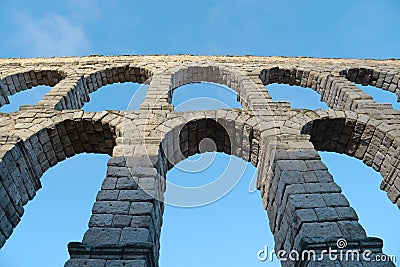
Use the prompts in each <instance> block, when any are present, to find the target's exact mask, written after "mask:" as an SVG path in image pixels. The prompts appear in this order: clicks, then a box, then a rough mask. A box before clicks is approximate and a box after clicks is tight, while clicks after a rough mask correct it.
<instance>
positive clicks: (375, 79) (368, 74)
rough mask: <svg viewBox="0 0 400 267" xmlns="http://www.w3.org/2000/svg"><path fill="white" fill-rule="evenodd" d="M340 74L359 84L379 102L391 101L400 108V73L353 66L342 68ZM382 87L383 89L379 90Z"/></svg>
mask: <svg viewBox="0 0 400 267" xmlns="http://www.w3.org/2000/svg"><path fill="white" fill-rule="evenodd" d="M340 75H342V76H344V77H345V78H346V79H347V80H349V81H350V82H353V83H354V84H355V85H357V86H358V87H359V88H360V89H361V90H362V91H364V92H365V93H366V94H368V95H370V96H372V98H373V99H374V100H375V101H376V102H378V103H390V104H392V106H393V107H395V108H396V109H400V105H399V103H398V102H399V99H400V73H396V72H386V71H382V70H379V69H367V68H351V69H347V70H342V71H341V72H340ZM377 89H381V90H377Z"/></svg>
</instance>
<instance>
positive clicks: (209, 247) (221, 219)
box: [160, 152, 281, 267]
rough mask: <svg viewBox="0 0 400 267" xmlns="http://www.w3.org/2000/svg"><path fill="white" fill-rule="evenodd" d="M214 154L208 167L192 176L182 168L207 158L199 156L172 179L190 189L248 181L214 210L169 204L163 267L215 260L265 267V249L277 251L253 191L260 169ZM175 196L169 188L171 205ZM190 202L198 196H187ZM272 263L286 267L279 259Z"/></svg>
mask: <svg viewBox="0 0 400 267" xmlns="http://www.w3.org/2000/svg"><path fill="white" fill-rule="evenodd" d="M209 153H210V152H209ZM210 154H214V155H215V159H214V161H213V162H212V164H210V165H209V166H208V167H207V168H204V169H201V170H197V171H193V170H192V171H191V172H187V171H186V170H185V169H182V166H180V165H184V164H186V161H187V160H188V161H195V160H198V158H199V157H202V156H201V155H199V154H195V155H194V156H191V157H188V158H187V160H183V161H181V162H180V163H179V164H177V165H176V167H173V168H172V169H171V170H170V171H169V172H168V174H167V180H169V181H171V182H173V183H176V184H179V185H181V186H185V187H196V186H204V185H205V184H207V183H212V182H215V180H218V179H221V177H220V176H227V177H228V178H229V177H230V178H234V177H235V176H236V175H239V174H242V175H243V176H242V178H241V179H240V181H239V182H238V183H237V184H236V186H235V187H234V188H233V189H232V190H231V191H230V192H229V193H228V194H226V195H225V196H224V197H222V198H220V199H219V200H218V201H215V202H213V203H211V204H209V205H205V206H201V207H196V208H194V207H192V208H180V207H175V206H172V205H168V204H167V205H165V208H164V216H163V221H164V223H163V228H162V231H161V253H160V266H180V265H182V264H183V263H184V262H190V265H191V266H195V267H197V266H199V267H200V266H206V265H210V263H211V262H216V261H219V262H220V261H223V262H224V263H226V264H227V265H231V266H236V265H237V264H240V265H243V266H249V265H251V266H263V265H265V262H261V261H259V260H258V259H257V256H254V255H255V252H257V251H259V250H260V249H263V248H264V247H265V245H268V246H269V247H271V248H273V246H274V239H273V236H272V234H271V232H270V230H269V229H268V227H267V225H268V217H267V214H266V212H265V210H264V209H263V208H262V200H261V198H260V195H259V193H258V192H254V193H250V192H249V190H248V189H249V184H250V183H251V181H252V180H253V179H255V176H256V175H257V169H256V168H255V167H254V166H253V165H251V164H250V163H246V162H245V161H244V160H242V159H239V158H237V157H235V156H230V155H227V154H225V153H222V152H211V153H210ZM202 155H203V154H202ZM228 165H233V166H236V168H241V167H245V168H246V170H245V171H244V172H242V171H240V170H239V171H238V170H237V169H236V170H235V169H231V170H229V169H228V168H227V166H228ZM203 166H204V165H203ZM222 179H223V178H222ZM171 193H172V192H170V191H169V187H168V185H167V190H166V194H165V195H166V196H165V200H166V202H168V201H169V200H168V199H169V196H170V194H171ZM185 197H186V198H192V197H194V196H193V195H191V194H188V195H186V196H185ZM241 244H246V245H245V246H242V245H241ZM193 253H195V254H196V255H197V256H195V255H194V254H193ZM200 255H201V256H200ZM194 259H195V260H194ZM269 264H270V265H271V266H274V267H275V266H281V265H280V262H279V261H278V260H276V261H274V262H270V263H269Z"/></svg>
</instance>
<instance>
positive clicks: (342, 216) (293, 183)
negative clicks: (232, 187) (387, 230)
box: [259, 138, 394, 267]
mask: <svg viewBox="0 0 400 267" xmlns="http://www.w3.org/2000/svg"><path fill="white" fill-rule="evenodd" d="M301 139H304V138H300V140H296V139H292V140H289V139H286V140H285V141H282V139H281V143H279V144H276V145H273V147H272V148H270V150H269V151H266V152H267V154H269V156H273V157H269V156H268V155H267V156H266V158H267V159H268V158H270V159H272V160H271V161H270V162H271V163H272V165H270V168H268V167H265V166H267V164H264V165H265V166H264V168H263V170H262V173H263V174H262V176H263V177H264V179H263V180H261V181H260V183H259V186H260V189H261V193H262V196H263V202H264V205H265V208H266V210H267V213H268V217H269V221H270V228H271V231H272V233H273V234H274V239H275V251H279V250H284V251H286V253H287V254H285V255H283V256H284V257H285V258H287V261H282V266H309V267H311V266H394V265H393V263H391V262H368V261H366V260H364V259H363V256H362V253H363V252H364V251H366V250H369V251H371V253H372V254H371V255H369V258H371V259H374V257H375V255H378V254H379V255H382V246H383V242H382V240H380V239H379V238H373V237H367V235H366V233H365V230H364V228H363V227H362V226H361V225H360V224H359V222H358V217H357V214H356V212H355V211H354V209H353V208H352V207H351V206H350V205H349V202H348V200H347V199H346V197H345V196H344V195H343V194H342V193H341V188H340V187H339V186H338V185H337V184H336V183H335V182H334V181H333V178H332V175H331V174H330V173H329V171H328V169H327V167H326V166H325V165H324V163H323V162H322V161H321V159H320V157H319V155H318V153H317V151H316V150H314V149H313V146H312V144H311V143H310V142H308V141H306V140H301ZM271 152H272V154H271ZM268 169H269V171H266V170H268ZM267 172H268V175H266V173H267ZM261 179H262V177H261ZM338 240H341V241H339V242H341V243H340V244H339V243H338ZM346 243H347V244H346ZM338 245H339V247H338ZM340 247H342V248H343V250H340V249H339V248H340ZM329 248H331V249H332V253H331V254H332V255H333V256H332V258H333V260H332V259H329V255H328V254H327V253H325V254H322V251H323V250H329ZM293 250H295V251H297V252H298V253H299V254H300V260H298V261H297V260H291V259H290V258H289V257H288V254H289V253H290V252H291V251H293ZM309 250H313V251H315V252H316V258H317V260H315V261H313V260H308V256H307V257H306V259H301V254H302V253H303V252H304V253H306V252H307V251H309ZM350 250H354V251H357V252H358V253H359V255H360V260H359V261H358V260H352V258H351V257H350V256H349V257H348V258H350V260H347V259H346V258H342V260H341V259H340V253H342V255H344V256H345V255H346V251H350ZM341 251H342V252H341ZM291 255H292V259H295V258H296V254H295V252H293V253H292V254H291ZM306 255H308V254H306ZM335 255H336V256H335ZM335 257H337V259H335ZM320 258H321V260H319V259H320ZM355 259H356V258H355Z"/></svg>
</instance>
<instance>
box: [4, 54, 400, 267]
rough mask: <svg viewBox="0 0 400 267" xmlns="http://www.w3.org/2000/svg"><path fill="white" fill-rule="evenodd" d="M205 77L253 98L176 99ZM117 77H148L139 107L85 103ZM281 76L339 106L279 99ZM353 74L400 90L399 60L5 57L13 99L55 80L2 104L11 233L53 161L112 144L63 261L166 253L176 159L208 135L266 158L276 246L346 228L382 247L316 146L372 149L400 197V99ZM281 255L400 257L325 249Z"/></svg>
mask: <svg viewBox="0 0 400 267" xmlns="http://www.w3.org/2000/svg"><path fill="white" fill-rule="evenodd" d="M201 81H206V82H214V83H219V84H224V85H227V86H228V87H230V88H232V89H233V90H235V91H236V92H237V95H238V101H240V103H241V104H242V106H243V109H242V110H239V109H221V110H209V111H193V112H184V113H183V112H176V111H174V107H173V105H172V104H171V99H172V95H173V91H174V89H175V88H177V87H179V86H181V85H183V84H187V83H193V82H201ZM117 82H137V83H148V84H149V89H148V92H147V95H146V99H145V101H144V102H143V103H142V104H141V106H140V110H137V111H103V112H83V111H82V110H80V109H81V108H82V106H83V105H84V104H85V102H88V101H89V95H90V93H92V92H94V91H96V90H97V89H98V88H100V87H102V86H104V85H107V84H112V83H117ZM272 83H283V84H289V85H298V86H302V87H309V88H312V89H313V90H315V91H316V92H318V93H319V94H320V95H321V99H322V101H324V102H326V104H327V105H328V106H329V107H330V109H329V110H304V109H293V108H290V105H289V103H287V102H275V101H273V100H272V99H271V97H270V95H269V94H268V92H267V90H266V89H265V87H264V86H265V85H268V84H272ZM354 83H357V84H362V85H372V86H376V87H378V88H382V89H383V90H389V91H391V92H393V93H395V94H396V95H397V96H399V97H400V62H399V61H396V60H385V61H378V60H348V59H314V58H286V57H253V56H245V57H228V56H226V57H219V56H214V57H213V56H210V57H205V56H189V55H180V56H116V57H104V56H89V57H82V58H36V59H0V88H1V97H0V103H1V105H4V104H7V103H8V102H9V101H8V96H10V95H13V94H15V93H17V92H20V91H23V90H27V89H30V88H32V87H34V86H37V85H48V86H51V87H52V88H51V90H50V92H49V93H48V94H46V95H45V96H44V98H43V99H42V100H41V101H40V102H39V103H37V104H36V105H29V106H21V108H20V110H19V111H17V112H13V113H10V114H5V113H0V131H1V136H0V142H1V150H0V158H1V161H0V176H1V184H0V246H3V245H4V244H5V242H6V240H7V239H8V238H9V237H10V235H11V234H12V232H13V229H14V228H15V227H16V226H17V225H18V223H19V221H20V220H21V218H22V215H23V213H24V205H25V204H26V203H27V202H28V201H29V200H31V199H33V198H34V196H35V193H36V191H37V190H39V189H40V188H41V182H40V178H41V176H42V174H43V173H44V172H45V171H46V170H48V169H49V168H50V167H52V166H54V165H56V164H57V163H58V162H60V161H63V160H64V159H66V158H68V157H71V156H73V155H76V154H79V153H83V152H86V153H104V154H109V155H111V156H112V158H111V159H110V160H109V162H108V167H107V174H106V178H105V179H104V182H103V184H102V187H101V190H100V191H99V193H98V195H97V199H96V202H95V203H94V206H93V210H92V216H91V219H90V221H89V229H88V230H87V232H86V233H85V235H84V238H83V240H82V242H71V243H70V244H69V245H68V250H69V253H70V260H69V261H68V262H67V263H66V264H65V266H66V267H75V266H87V267H119V266H131V267H133V266H135V267H139V266H140V267H153V266H158V257H159V248H160V244H159V237H160V231H161V225H162V214H163V201H162V200H163V192H164V191H165V187H166V186H165V180H164V177H165V175H166V172H167V171H168V170H169V169H170V168H171V167H173V166H174V165H175V164H176V163H178V162H179V161H181V160H183V159H184V158H186V157H188V156H190V155H193V154H195V153H198V152H199V143H200V141H201V140H202V139H204V138H210V139H212V140H213V141H214V142H215V148H216V150H217V151H220V152H225V153H228V154H231V155H235V156H237V157H240V158H243V159H244V160H246V161H249V162H251V163H252V164H253V165H254V166H256V167H257V168H258V180H257V186H258V189H259V191H260V193H261V197H262V199H263V203H264V208H265V209H266V211H267V213H268V217H269V221H270V229H271V231H272V233H273V234H274V238H275V248H276V249H277V250H279V249H285V250H287V251H290V250H292V249H296V250H298V251H304V250H306V249H310V248H312V249H316V250H317V251H318V250H321V249H324V248H327V247H335V246H336V240H337V239H338V238H345V239H346V240H347V241H348V248H353V249H358V250H361V251H363V250H366V249H369V250H371V251H372V252H373V253H375V254H382V244H383V243H382V241H381V240H380V239H378V238H374V237H368V236H367V235H366V232H365V230H364V228H363V227H362V226H361V225H360V224H359V223H358V217H357V214H356V212H355V211H354V209H353V208H352V207H350V205H349V202H348V201H347V199H346V197H345V196H344V195H343V194H342V193H341V189H340V187H339V186H338V185H337V184H336V183H335V182H334V180H333V177H332V176H331V175H330V173H329V172H328V169H327V168H326V166H325V165H324V163H322V161H321V159H320V157H319V155H318V152H317V151H333V152H337V153H344V154H347V155H349V156H352V157H355V158H358V159H360V160H362V161H363V162H364V163H365V164H366V165H367V166H371V167H372V168H374V169H375V170H376V171H378V172H380V173H381V175H382V177H383V179H382V184H381V189H382V190H384V191H386V192H387V196H388V197H389V199H390V200H391V201H392V202H393V203H394V204H395V205H398V206H400V168H399V163H400V159H399V155H400V153H399V152H400V120H399V118H400V112H399V111H395V110H393V109H392V107H391V105H388V104H378V103H376V102H375V101H374V100H373V99H372V97H371V96H369V95H367V94H365V93H364V92H363V91H362V90H360V89H359V88H358V87H357V86H356V85H355V84H354ZM377 190H378V189H377ZM260 208H261V207H260ZM282 264H283V265H284V266H394V265H393V263H391V262H380V263H379V262H368V261H363V260H361V261H359V262H346V261H342V262H340V261H339V260H337V261H329V259H327V258H325V259H324V261H322V262H313V261H310V262H308V261H299V262H291V261H288V262H283V263H282Z"/></svg>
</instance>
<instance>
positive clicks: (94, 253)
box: [65, 157, 165, 267]
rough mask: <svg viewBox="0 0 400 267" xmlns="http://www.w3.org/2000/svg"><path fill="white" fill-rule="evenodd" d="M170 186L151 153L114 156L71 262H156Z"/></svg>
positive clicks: (136, 266) (117, 265)
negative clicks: (158, 171) (164, 179)
mask: <svg viewBox="0 0 400 267" xmlns="http://www.w3.org/2000/svg"><path fill="white" fill-rule="evenodd" d="M164 187H165V185H164V184H163V179H161V178H160V176H159V175H158V173H157V170H156V168H154V167H153V166H152V164H151V163H150V162H149V160H148V159H147V158H146V157H113V158H111V159H110V160H109V162H108V168H107V177H106V178H105V179H104V182H103V184H102V187H101V190H100V191H99V193H98V195H97V198H96V202H95V204H94V206H93V210H92V216H91V218H90V222H89V229H88V230H87V231H86V233H85V235H84V237H83V240H82V242H71V243H69V244H68V251H69V253H70V256H71V259H70V260H69V261H68V262H67V263H66V264H65V267H78V266H79V267H80V266H87V267H89V266H90V267H122V266H129V267H153V266H154V267H156V266H158V258H159V248H160V244H159V238H160V230H161V224H162V214H163V203H162V202H160V200H162V199H161V196H162V194H163V192H164Z"/></svg>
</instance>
